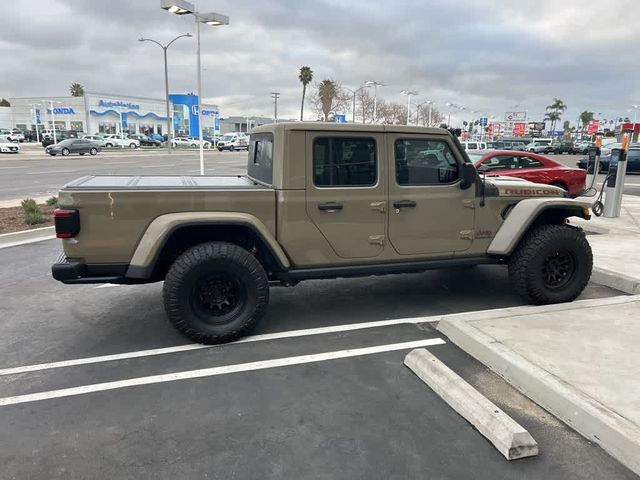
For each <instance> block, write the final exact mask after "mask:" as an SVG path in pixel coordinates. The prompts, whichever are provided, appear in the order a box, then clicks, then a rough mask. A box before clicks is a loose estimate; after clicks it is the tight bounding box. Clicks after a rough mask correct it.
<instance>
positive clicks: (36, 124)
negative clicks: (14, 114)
mask: <svg viewBox="0 0 640 480" xmlns="http://www.w3.org/2000/svg"><path fill="white" fill-rule="evenodd" d="M40 105H41V104H40V103H30V104H29V106H31V107H33V123H34V124H35V126H36V142H38V143H40V133H39V132H38V121H39V120H40V115H39V114H38V109H37V108H36V107H39V106H40Z"/></svg>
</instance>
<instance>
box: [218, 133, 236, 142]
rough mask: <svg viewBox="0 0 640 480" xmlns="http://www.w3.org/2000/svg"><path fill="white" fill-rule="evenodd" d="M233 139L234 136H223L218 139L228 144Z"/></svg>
mask: <svg viewBox="0 0 640 480" xmlns="http://www.w3.org/2000/svg"><path fill="white" fill-rule="evenodd" d="M234 137H235V135H223V136H221V137H220V140H222V141H223V142H230V141H231V140H233V138H234Z"/></svg>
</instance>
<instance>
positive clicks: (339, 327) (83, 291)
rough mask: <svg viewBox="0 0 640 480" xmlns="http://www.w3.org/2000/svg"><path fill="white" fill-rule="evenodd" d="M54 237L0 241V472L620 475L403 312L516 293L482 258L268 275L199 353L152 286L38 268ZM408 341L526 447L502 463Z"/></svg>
mask: <svg viewBox="0 0 640 480" xmlns="http://www.w3.org/2000/svg"><path fill="white" fill-rule="evenodd" d="M59 248H60V246H59V244H58V243H57V242H56V241H45V242H41V243H36V244H30V245H24V246H20V247H12V248H6V249H2V250H0V265H3V266H5V268H3V269H2V270H0V291H1V292H2V296H3V300H2V302H0V319H1V321H0V465H2V466H3V467H2V474H1V475H0V477H1V478H3V479H4V478H8V479H13V478H16V479H18V478H19V479H23V478H37V479H40V478H42V479H52V478H64V479H75V478H95V477H97V476H100V477H101V478H136V479H139V478H154V479H158V478H167V479H168V478H171V479H174V478H220V479H229V478H239V479H254V478H255V479H265V478H274V479H275V478H278V479H281V478H305V479H306V478H319V479H324V478H326V479H336V478H345V479H347V478H348V479H353V478H363V479H364V478H367V479H370V478H385V479H389V478H397V479H405V478H451V479H459V478H486V479H502V478H504V479H512V478H545V479H548V478H563V479H566V478H593V479H601V478H607V479H617V478H621V479H627V478H629V479H631V478H635V477H634V475H633V474H632V473H631V472H629V471H628V470H626V469H625V468H624V467H622V466H621V465H620V464H619V463H617V462H616V461H615V460H613V459H612V458H611V457H609V456H608V455H607V454H606V453H605V452H604V451H602V450H601V449H600V448H599V447H597V446H595V445H593V444H591V443H589V442H587V441H586V440H585V439H584V438H582V437H581V436H580V435H578V434H577V433H575V432H574V431H572V430H571V429H569V428H568V427H566V426H565V425H563V424H561V423H559V422H558V421H557V420H556V419H555V418H554V417H552V416H550V415H549V414H548V413H546V412H545V411H544V410H542V409H540V408H539V407H537V406H536V405H535V404H533V403H532V402H530V401H529V400H527V399H526V398H525V397H523V396H522V395H520V394H518V393H517V392H516V391H515V390H513V389H512V388H511V387H510V386H508V385H507V384H506V383H505V382H503V381H502V380H500V379H499V378H498V377H496V376H494V375H493V374H491V373H490V372H488V370H487V369H486V368H484V367H483V366H482V365H480V364H478V363H477V362H475V361H474V360H472V359H471V358H470V357H468V356H467V355H466V354H464V353H463V352H462V351H460V350H459V349H458V348H457V347H455V346H454V345H452V344H451V343H450V342H448V341H447V339H446V338H443V337H442V336H441V335H440V334H439V333H438V332H437V331H435V329H434V328H433V324H432V323H430V322H426V323H425V322H424V320H425V319H423V320H422V321H418V320H409V321H407V320H403V319H411V318H415V317H424V316H437V315H443V314H448V313H457V312H461V311H473V310H485V309H489V308H500V307H506V306H515V305H520V304H521V301H520V299H519V298H518V297H517V296H516V295H515V294H514V293H513V292H512V291H511V289H510V287H509V282H508V279H507V276H506V272H505V271H504V269H503V268H501V267H499V266H481V267H477V268H474V269H471V270H466V271H449V272H445V271H433V272H427V273H422V274H410V275H394V276H388V277H372V278H365V279H344V280H333V281H312V282H303V283H302V284H300V285H298V286H297V287H295V288H292V289H285V288H275V289H273V290H272V295H271V305H270V308H269V311H268V314H267V316H266V317H265V318H264V321H263V322H262V323H261V325H260V326H259V328H258V330H257V331H256V332H255V334H254V335H253V336H252V337H249V338H248V339H246V340H245V341H243V342H238V343H235V344H229V345H224V346H215V347H204V348H203V347H200V346H194V345H190V344H188V343H187V341H186V340H185V339H183V338H182V337H181V336H179V335H178V334H177V333H176V332H175V331H174V330H173V329H172V327H171V326H170V325H169V324H168V322H167V321H166V320H165V318H164V313H163V311H162V307H161V302H160V291H161V285H160V284H153V285H140V286H131V287H112V286H108V285H79V286H65V285H62V284H59V283H57V282H55V281H53V280H52V279H51V277H50V274H49V267H50V264H51V262H52V261H53V259H54V258H55V256H56V253H57V252H58V250H59ZM9 265H10V266H11V267H10V268H9V267H8V266H9ZM617 294H618V292H616V291H613V290H611V289H608V288H605V287H601V286H597V285H589V287H588V288H587V290H585V292H584V294H583V296H582V297H581V298H599V297H606V296H611V295H617ZM398 299H401V301H399V300H398ZM430 320H434V319H430ZM365 322H366V323H365ZM372 322H378V323H372ZM380 322H383V323H380ZM416 345H424V346H426V348H428V349H429V350H430V351H431V352H432V353H434V354H435V355H437V356H438V357H439V358H440V359H441V360H442V361H444V362H445V363H446V364H447V365H448V366H449V367H450V368H452V369H453V370H454V371H456V372H457V373H458V374H460V375H461V376H462V377H463V378H465V379H466V380H467V381H468V382H470V383H471V384H472V385H474V386H475V387H476V388H478V389H479V390H480V391H481V392H482V393H484V394H485V395H486V396H487V397H488V398H489V399H491V400H492V401H494V402H495V403H496V404H497V405H498V406H499V407H501V408H503V409H504V410H505V411H506V412H507V413H508V414H510V415H512V416H513V418H514V419H515V420H516V421H518V422H520V423H521V424H522V425H523V426H525V428H527V429H529V431H530V432H531V434H532V435H533V437H534V438H535V439H536V440H537V441H538V443H539V445H540V452H541V453H540V455H539V456H538V457H537V458H531V459H524V460H519V461H515V462H512V463H508V462H507V461H505V460H504V458H503V457H502V456H501V455H500V454H499V453H497V452H496V451H495V450H494V449H493V447H492V446H491V445H490V444H489V443H488V442H487V441H486V440H485V439H484V438H483V437H482V436H481V435H479V434H478V433H477V432H476V431H475V430H474V429H473V428H472V427H471V426H470V425H469V424H467V423H466V422H465V421H464V420H463V419H462V418H461V417H459V416H458V415H457V414H456V413H455V412H454V411H453V410H451V409H450V408H449V407H448V406H446V405H445V404H444V403H443V402H442V401H441V400H440V399H439V398H438V397H437V396H436V395H435V394H434V393H433V392H432V391H430V390H429V389H428V388H427V387H426V386H425V385H424V384H423V383H422V382H421V381H419V380H418V379H417V377H415V376H414V374H413V373H411V372H410V371H409V370H408V369H407V368H406V367H404V366H403V365H402V360H403V358H404V356H405V355H406V353H407V352H408V351H409V350H410V349H411V348H413V347H415V346H416ZM159 349H160V350H159ZM150 350H152V351H150ZM113 355H117V356H116V357H113ZM99 356H112V357H107V358H104V357H103V358H96V357H99ZM73 360H78V361H76V362H73ZM50 362H63V363H57V364H54V365H51V364H50ZM43 364H44V365H43ZM34 365H35V366H34ZM16 368H17V369H18V370H16ZM194 372H196V373H194ZM65 389H70V390H65ZM97 472H99V475H98V473H97Z"/></svg>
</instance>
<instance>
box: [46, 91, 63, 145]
mask: <svg viewBox="0 0 640 480" xmlns="http://www.w3.org/2000/svg"><path fill="white" fill-rule="evenodd" d="M42 101H43V102H49V105H50V107H51V126H52V127H53V143H58V137H57V136H56V114H55V112H54V111H53V104H54V103H56V104H60V103H62V102H59V101H57V100H42ZM44 108H45V110H46V108H47V106H46V105H45V107H44Z"/></svg>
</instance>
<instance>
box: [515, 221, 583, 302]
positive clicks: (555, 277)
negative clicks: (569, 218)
mask: <svg viewBox="0 0 640 480" xmlns="http://www.w3.org/2000/svg"><path fill="white" fill-rule="evenodd" d="M592 267H593V255H592V253H591V247H590V246H589V242H587V238H586V236H585V234H584V232H583V231H582V230H580V229H577V228H573V227H568V226H566V225H541V226H539V227H536V228H535V229H533V230H531V231H530V232H529V233H527V235H526V237H525V238H524V239H523V240H522V241H521V242H520V245H518V248H517V249H516V251H515V253H514V254H513V255H512V257H511V259H510V260H509V279H510V281H511V283H512V284H513V285H514V288H515V289H516V291H517V292H518V293H519V294H520V295H521V296H522V297H523V298H525V299H526V300H527V301H529V302H531V303H535V304H548V303H561V302H570V301H572V300H574V299H575V298H576V297H577V296H578V295H580V294H581V293H582V291H583V290H584V288H585V287H586V285H587V283H588V282H589V278H590V277H591V269H592Z"/></svg>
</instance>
